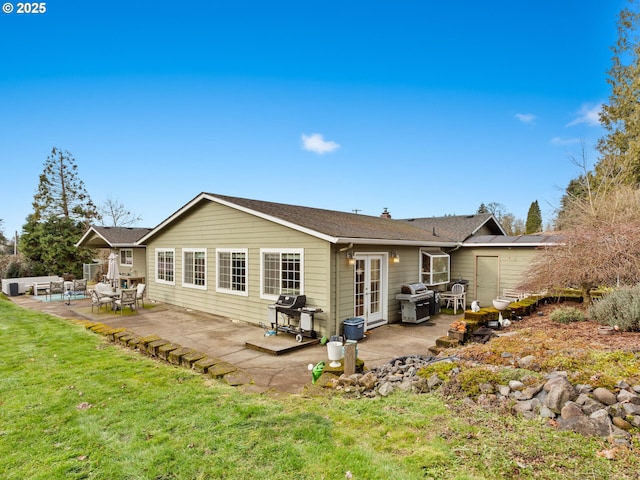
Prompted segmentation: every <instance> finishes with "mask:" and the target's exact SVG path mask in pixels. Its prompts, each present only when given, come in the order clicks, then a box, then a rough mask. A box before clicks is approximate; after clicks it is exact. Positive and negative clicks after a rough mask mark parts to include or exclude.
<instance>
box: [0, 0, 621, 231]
mask: <svg viewBox="0 0 640 480" xmlns="http://www.w3.org/2000/svg"><path fill="white" fill-rule="evenodd" d="M4 3H5V6H3V9H5V8H8V7H6V2H4ZM9 3H11V6H13V7H14V11H13V12H12V13H0V44H1V45H2V55H1V56H0V93H1V95H0V165H2V170H1V172H2V173H1V175H2V182H1V188H0V218H1V219H3V220H4V222H3V231H4V233H5V234H6V235H8V236H10V235H12V234H13V232H14V231H15V230H18V231H20V230H21V228H22V225H23V224H24V222H25V218H26V216H27V215H28V214H29V213H30V212H31V211H32V206H31V202H32V200H33V195H34V193H35V192H36V188H37V185H38V176H39V174H40V173H42V170H43V165H44V162H45V160H46V158H47V156H48V154H49V153H50V151H51V149H52V147H53V146H56V147H58V148H60V149H63V150H68V151H69V152H71V153H72V154H73V156H74V157H75V159H76V163H77V165H78V169H79V177H80V179H81V180H83V182H84V183H85V186H86V188H87V190H88V192H89V194H90V195H91V197H92V199H93V201H94V203H96V204H98V205H100V204H102V203H103V202H104V201H105V200H106V199H107V197H108V196H110V197H111V198H112V199H115V200H117V201H120V202H122V203H123V204H124V205H125V206H126V207H127V208H129V209H131V210H132V211H134V212H135V213H137V214H138V215H140V216H141V217H142V219H143V221H142V222H141V224H140V225H139V226H149V227H152V226H155V225H157V224H158V223H160V222H161V221H162V220H164V219H165V218H166V217H167V216H169V215H170V214H172V213H173V212H174V211H176V210H177V209H178V208H180V207H181V206H182V205H183V204H185V203H186V202H188V201H189V200H191V199H192V198H193V197H195V196H196V195H197V194H198V193H200V192H202V191H206V192H212V193H220V194H224V195H232V196H239V197H247V198H256V199H261V200H268V201H275V202H283V203H292V204H297V205H306V206H312V207H319V208H327V209H334V210H341V211H348V212H349V211H353V210H354V209H358V210H359V211H360V212H361V213H364V214H370V215H379V214H380V213H381V212H382V210H383V209H384V208H385V207H386V208H388V209H389V211H390V213H391V214H392V215H393V217H394V218H408V217H422V216H437V215H446V214H468V213H474V212H475V211H476V210H477V208H478V206H479V205H480V203H482V202H484V203H485V204H486V203H490V202H497V203H500V204H502V205H503V206H504V208H505V210H506V211H507V212H511V213H513V214H515V215H516V216H517V217H520V218H523V219H526V215H527V211H528V209H529V206H530V204H531V202H532V201H534V200H538V202H539V204H540V207H541V209H542V213H543V219H544V221H545V222H547V221H549V220H550V219H551V217H552V214H553V209H554V207H556V206H557V205H558V201H559V199H560V197H561V195H562V192H563V189H564V187H566V185H567V183H568V181H569V180H570V179H571V178H574V177H576V176H577V175H578V174H579V173H580V172H579V171H578V170H577V168H576V167H575V166H574V165H573V164H572V163H571V162H570V161H569V159H568V155H569V154H574V155H579V153H580V141H584V143H585V144H586V146H587V148H588V152H589V160H590V161H591V162H594V161H596V159H597V157H596V154H595V152H594V151H593V148H592V147H593V146H594V145H595V142H596V141H597V139H598V138H599V137H600V136H602V134H603V131H602V129H601V128H600V127H599V125H598V124H597V111H598V108H599V105H600V104H602V103H603V102H606V101H607V98H608V95H609V93H610V90H609V87H608V85H607V83H606V71H607V70H608V68H609V66H610V57H611V51H610V47H611V45H613V44H614V42H615V40H616V36H617V35H616V25H615V24H616V17H617V13H618V12H619V11H620V9H621V8H623V7H624V6H625V5H626V1H625V0H606V1H605V0H518V1H514V0H496V1H492V0H488V1H485V2H478V1H475V0H459V1H457V2H443V1H434V0H423V1H396V2H382V1H367V2H364V1H358V0H352V1H345V0H342V1H332V0H329V1H322V2H320V1H295V2H294V1H272V2H265V1H242V0H238V1H233V2H229V1H224V2H223V1H218V0H207V1H204V0H194V1H191V2H164V1H154V2H151V1H144V0H139V1H133V2H132V1H126V2H125V1H119V0H114V1H109V2H104V1H91V2H87V1H60V0H58V1H48V2H46V11H45V12H44V13H39V14H34V13H31V14H19V13H16V9H17V8H18V5H17V2H9Z"/></svg>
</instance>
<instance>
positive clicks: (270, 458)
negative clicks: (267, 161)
mask: <svg viewBox="0 0 640 480" xmlns="http://www.w3.org/2000/svg"><path fill="white" fill-rule="evenodd" d="M608 447H609V446H608V445H607V444H606V442H604V441H602V440H600V439H587V438H582V437H579V436H577V435H573V434H566V433H563V434H560V433H558V432H556V431H555V430H554V429H552V428H549V427H548V426H547V425H545V424H544V423H543V422H538V421H524V420H521V419H515V418H513V417H511V416H500V415H498V414H497V413H488V412H484V411H482V410H481V409H469V408H468V407H462V406H460V405H458V404H456V403H451V405H446V404H445V402H444V401H443V400H442V399H440V398H439V397H438V396H436V395H433V396H432V395H421V396H417V395H412V394H398V395H392V396H391V397H389V398H385V399H377V400H348V399H344V398H341V397H339V396H330V397H322V398H305V397H301V396H288V395H285V396H281V395H256V394H243V393H241V392H239V391H238V390H235V389H234V388H233V387H228V386H226V385H224V384H221V383H218V382H216V381H213V380H211V379H209V378H208V377H205V376H202V375H199V374H195V373H192V372H190V371H188V370H186V369H183V368H180V367H175V366H171V365H168V364H164V363H160V362H158V361H156V360H153V359H151V358H147V357H145V356H143V355H141V354H138V353H136V352H132V351H129V350H126V349H121V348H120V347H117V346H115V345H112V344H109V343H107V342H106V341H105V339H104V338H103V337H102V336H100V335H97V334H95V333H93V332H90V331H88V330H85V329H84V328H83V327H81V326H78V325H75V324H73V323H72V322H70V321H67V320H63V319H59V318H56V317H52V316H49V315H46V314H43V313H40V312H33V311H29V310H24V309H21V308H19V307H17V306H15V305H13V304H12V303H10V302H8V301H7V300H6V299H0V472H2V473H1V474H0V477H1V478H2V479H20V480H24V479H47V480H50V479H65V480H66V479H84V478H87V479H105V480H106V479H109V480H117V479H218V478H221V479H222V478H233V479H252V478H256V479H258V478H259V479H262V480H266V479H343V478H345V477H346V476H347V472H351V474H352V478H354V479H385V480H386V479H425V478H434V479H436V478H437V479H456V478H457V479H472V478H473V479H475V478H487V479H494V478H581V477H582V478H637V471H639V470H640V464H639V463H638V460H637V455H635V454H634V453H633V452H622V453H620V454H619V455H618V457H617V458H616V459H615V460H607V459H604V458H602V457H601V456H598V455H597V454H596V452H598V451H600V450H602V449H605V448H608Z"/></svg>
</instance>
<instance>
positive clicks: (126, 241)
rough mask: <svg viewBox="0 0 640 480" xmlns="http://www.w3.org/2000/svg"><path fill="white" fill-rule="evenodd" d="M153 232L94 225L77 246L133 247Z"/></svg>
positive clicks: (143, 229)
mask: <svg viewBox="0 0 640 480" xmlns="http://www.w3.org/2000/svg"><path fill="white" fill-rule="evenodd" d="M150 231H151V229H150V228H133V227H100V226H96V225H92V226H91V227H89V230H87V231H86V232H85V234H84V235H83V236H82V238H81V239H80V240H79V241H78V243H77V244H76V245H82V246H85V247H95V248H105V247H111V248H113V247H133V246H136V245H135V242H136V241H138V240H139V239H140V238H142V237H143V236H145V235H146V234H147V233H149V232H150Z"/></svg>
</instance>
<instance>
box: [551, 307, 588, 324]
mask: <svg viewBox="0 0 640 480" xmlns="http://www.w3.org/2000/svg"><path fill="white" fill-rule="evenodd" d="M549 318H551V320H553V321H554V322H558V323H565V324H567V323H572V322H584V321H585V316H584V313H582V310H579V309H577V308H575V307H562V308H557V309H556V310H554V311H553V312H551V315H550V316H549Z"/></svg>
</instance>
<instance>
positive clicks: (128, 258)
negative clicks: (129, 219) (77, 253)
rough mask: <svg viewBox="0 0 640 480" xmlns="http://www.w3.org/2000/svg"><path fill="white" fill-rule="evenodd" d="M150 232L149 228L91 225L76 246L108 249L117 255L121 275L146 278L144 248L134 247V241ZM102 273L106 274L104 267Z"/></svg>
mask: <svg viewBox="0 0 640 480" xmlns="http://www.w3.org/2000/svg"><path fill="white" fill-rule="evenodd" d="M150 231H151V229H150V228H130V227H99V226H94V225H92V226H90V227H89V229H88V230H87V231H86V232H85V233H84V235H83V236H82V238H80V240H78V242H77V243H76V246H77V247H80V246H82V247H88V248H99V249H108V250H110V251H111V252H114V253H116V254H117V255H118V259H119V272H120V274H121V275H130V276H138V277H146V272H147V256H146V248H145V246H144V245H136V241H137V240H139V239H140V238H141V237H143V236H144V235H146V234H147V233H149V232H150ZM105 258H106V255H105ZM104 273H106V267H105V268H104Z"/></svg>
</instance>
